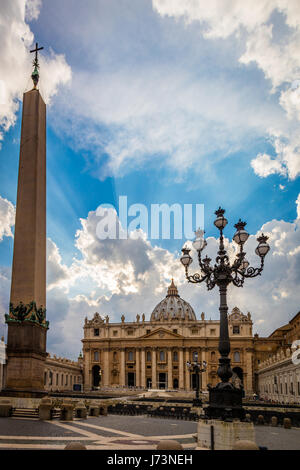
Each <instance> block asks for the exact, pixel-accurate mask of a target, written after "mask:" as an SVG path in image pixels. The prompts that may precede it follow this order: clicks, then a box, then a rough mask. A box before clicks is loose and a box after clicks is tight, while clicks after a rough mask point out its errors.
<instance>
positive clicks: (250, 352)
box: [244, 348, 254, 394]
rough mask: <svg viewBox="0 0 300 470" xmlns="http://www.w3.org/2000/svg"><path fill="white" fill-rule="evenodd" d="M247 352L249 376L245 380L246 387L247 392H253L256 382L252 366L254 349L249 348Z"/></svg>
mask: <svg viewBox="0 0 300 470" xmlns="http://www.w3.org/2000/svg"><path fill="white" fill-rule="evenodd" d="M244 354H246V371H247V378H246V381H245V380H244V388H245V391H246V393H251V394H252V393H253V391H254V384H253V379H254V377H253V368H252V355H253V350H252V349H251V348H247V349H246V351H245V353H244Z"/></svg>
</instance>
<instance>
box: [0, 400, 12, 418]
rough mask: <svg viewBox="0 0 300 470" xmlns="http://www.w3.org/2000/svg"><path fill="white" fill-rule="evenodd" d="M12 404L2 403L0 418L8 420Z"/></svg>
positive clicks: (0, 403) (3, 401) (5, 401)
mask: <svg viewBox="0 0 300 470" xmlns="http://www.w3.org/2000/svg"><path fill="white" fill-rule="evenodd" d="M11 411H12V404H11V402H10V401H9V400H2V401H1V402H0V418H8V417H9V416H10V415H11Z"/></svg>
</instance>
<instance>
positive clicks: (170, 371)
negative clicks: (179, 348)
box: [168, 348, 173, 389]
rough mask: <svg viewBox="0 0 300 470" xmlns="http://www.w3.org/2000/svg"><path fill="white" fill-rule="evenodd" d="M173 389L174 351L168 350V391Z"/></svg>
mask: <svg viewBox="0 0 300 470" xmlns="http://www.w3.org/2000/svg"><path fill="white" fill-rule="evenodd" d="M171 388H173V363H172V349H171V348H170V349H168V389H171Z"/></svg>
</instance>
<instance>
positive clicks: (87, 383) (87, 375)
mask: <svg viewBox="0 0 300 470" xmlns="http://www.w3.org/2000/svg"><path fill="white" fill-rule="evenodd" d="M83 367H84V373H83V378H84V384H83V389H84V390H85V391H87V390H91V388H92V384H91V380H92V371H91V367H92V366H91V360H90V350H89V349H87V350H83ZM59 379H60V376H59ZM59 385H60V383H59Z"/></svg>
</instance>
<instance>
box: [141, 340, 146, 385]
mask: <svg viewBox="0 0 300 470" xmlns="http://www.w3.org/2000/svg"><path fill="white" fill-rule="evenodd" d="M141 387H143V388H146V354H145V349H142V350H141Z"/></svg>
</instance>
